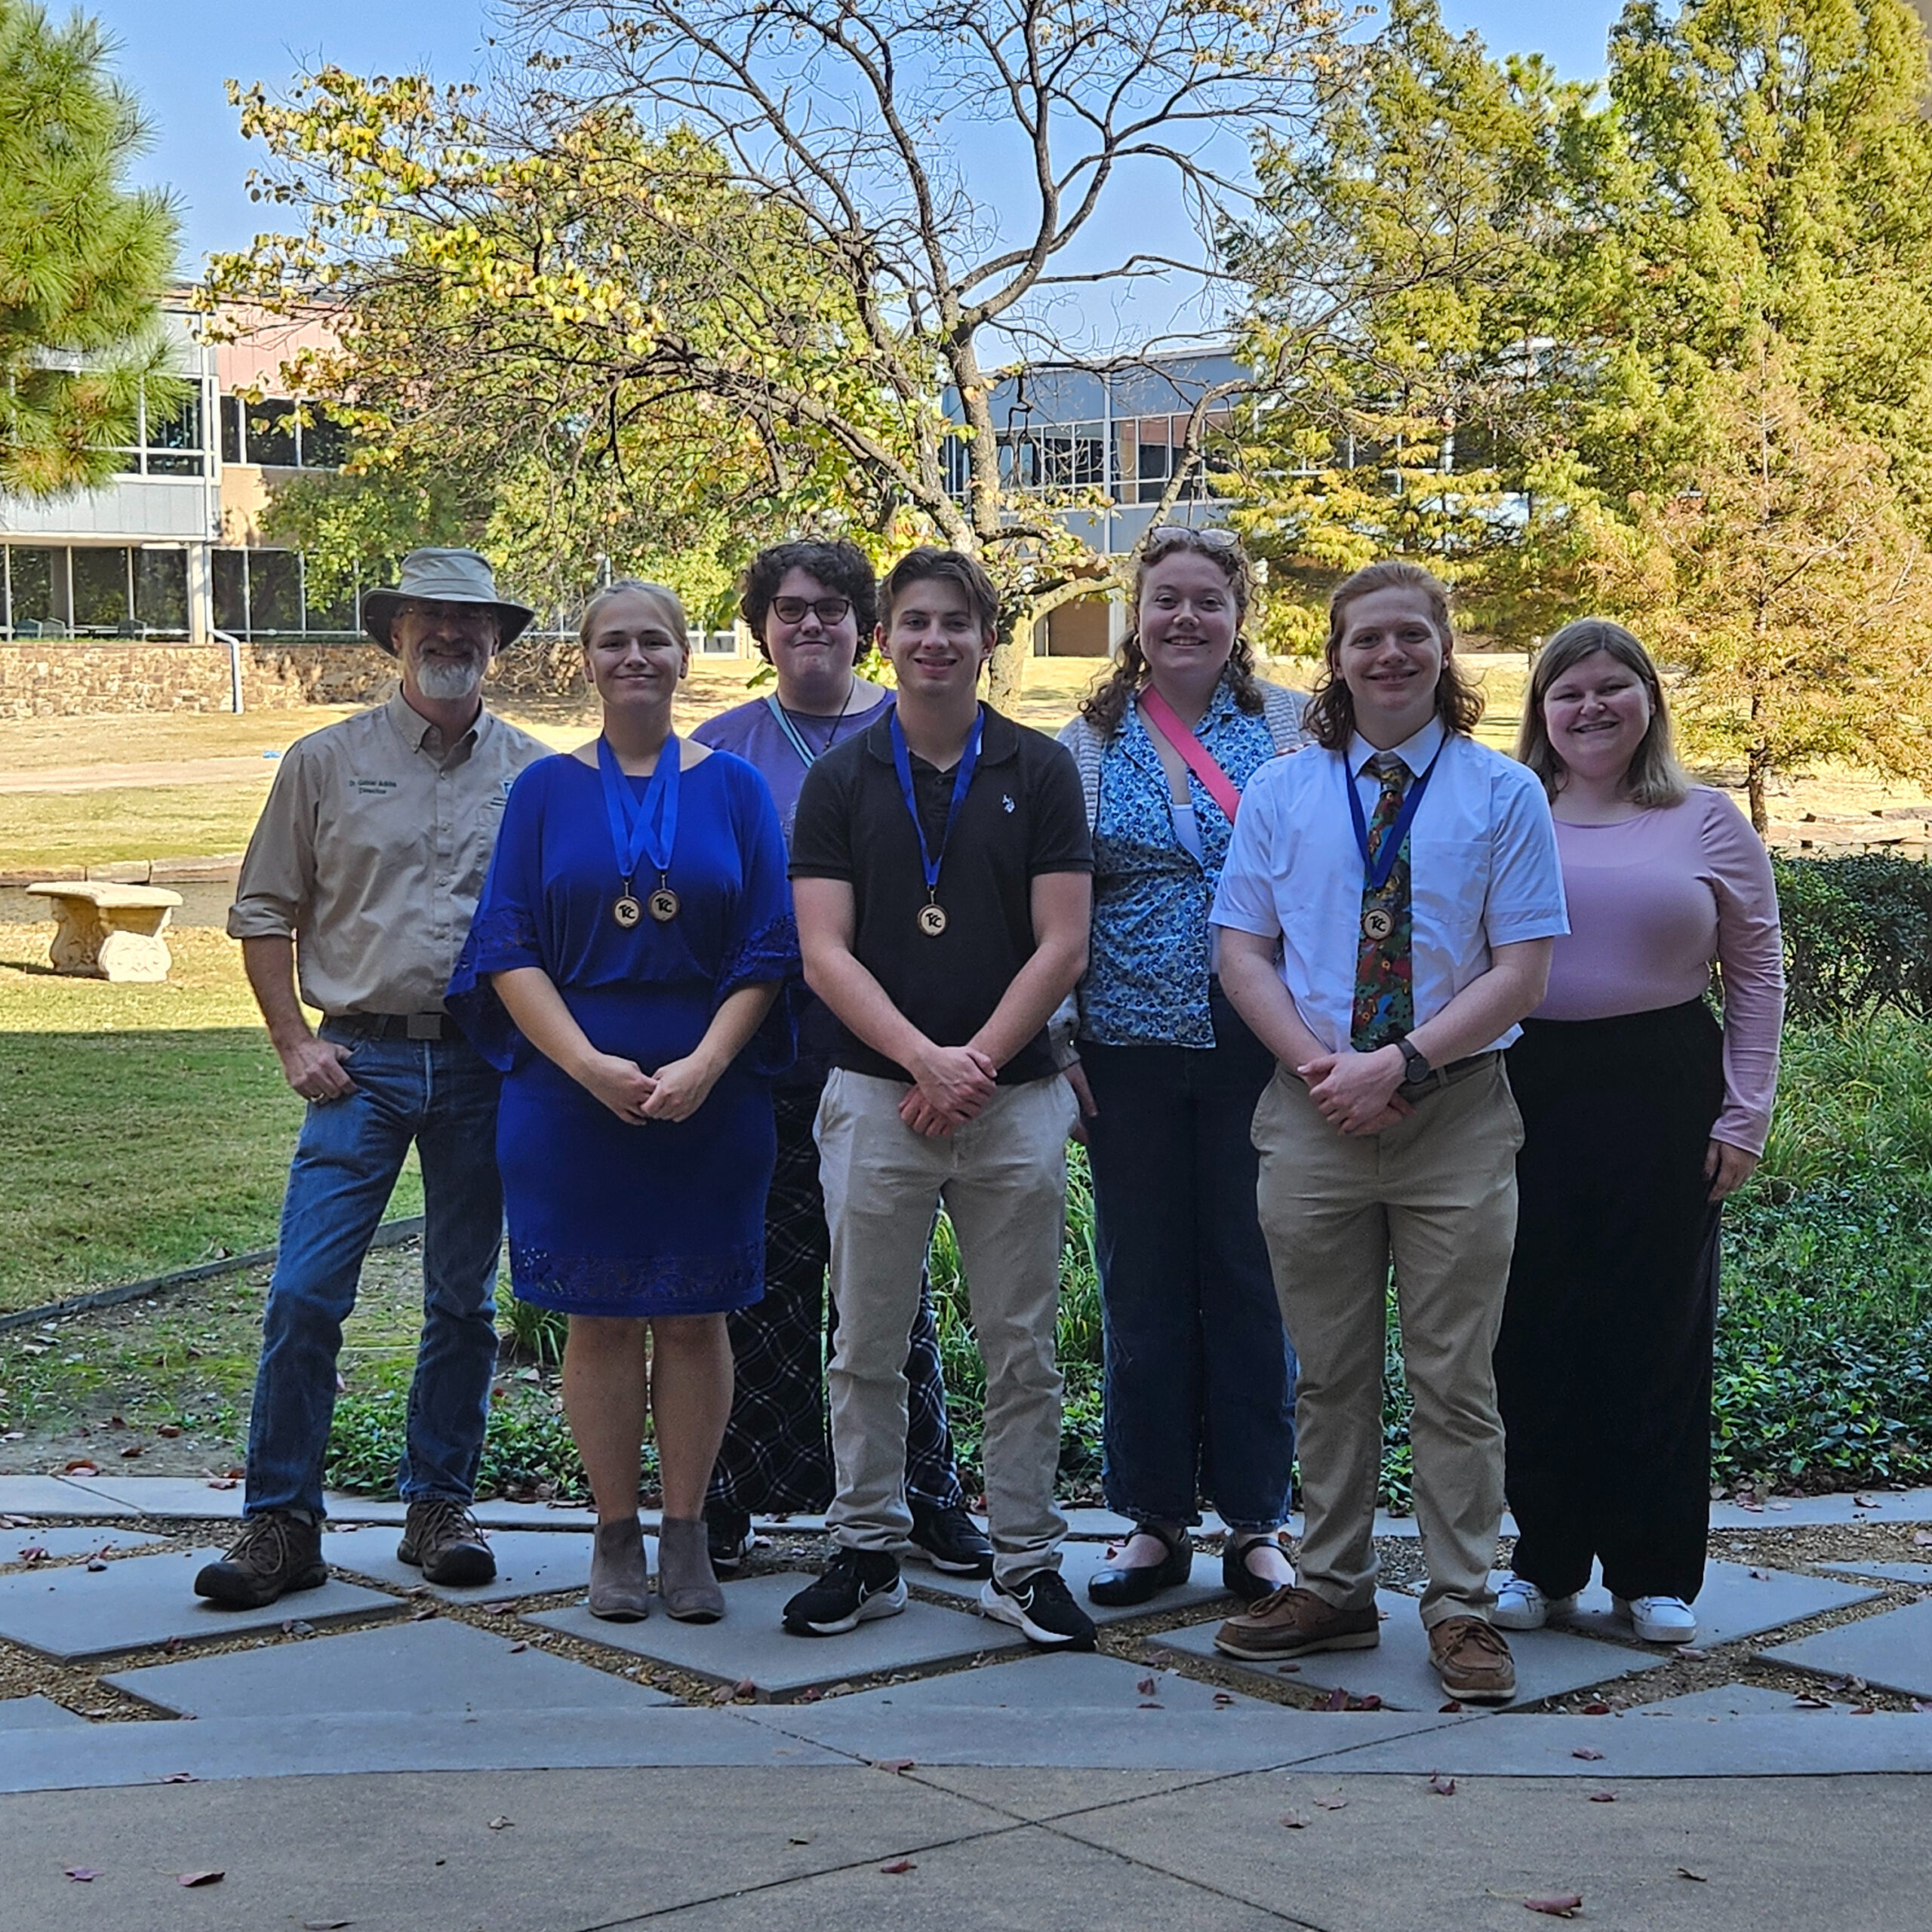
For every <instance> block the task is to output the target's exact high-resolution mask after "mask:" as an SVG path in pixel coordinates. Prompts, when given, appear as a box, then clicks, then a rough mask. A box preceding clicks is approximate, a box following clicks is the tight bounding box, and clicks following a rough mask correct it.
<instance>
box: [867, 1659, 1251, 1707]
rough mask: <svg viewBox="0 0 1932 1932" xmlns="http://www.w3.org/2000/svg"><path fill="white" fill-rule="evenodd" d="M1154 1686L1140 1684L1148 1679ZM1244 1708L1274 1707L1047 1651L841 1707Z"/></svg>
mask: <svg viewBox="0 0 1932 1932" xmlns="http://www.w3.org/2000/svg"><path fill="white" fill-rule="evenodd" d="M1149 1681H1152V1684H1153V1686H1154V1688H1153V1690H1152V1692H1151V1693H1149V1694H1144V1695H1143V1693H1142V1691H1141V1689H1140V1686H1141V1685H1142V1684H1145V1683H1147V1682H1149ZM1217 1697H1220V1698H1222V1699H1223V1700H1232V1703H1235V1705H1237V1706H1240V1707H1241V1708H1242V1709H1249V1710H1258V1709H1264V1708H1268V1707H1267V1706H1264V1705H1263V1702H1262V1700H1260V1699H1259V1698H1257V1697H1241V1696H1240V1695H1238V1694H1236V1693H1235V1692H1232V1691H1227V1690H1222V1689H1221V1687H1220V1686H1219V1685H1218V1684H1201V1683H1199V1682H1197V1681H1195V1679H1194V1678H1191V1677H1183V1676H1182V1675H1180V1673H1179V1672H1177V1671H1171V1670H1153V1669H1149V1667H1148V1666H1146V1664H1144V1663H1129V1662H1128V1660H1127V1659H1126V1658H1124V1657H1103V1656H1102V1655H1100V1654H1099V1653H1097V1652H1095V1651H1087V1652H1084V1653H1080V1654H1072V1653H1069V1652H1067V1651H1058V1652H1054V1651H1041V1652H1038V1653H1035V1654H1033V1655H1032V1656H1029V1657H1016V1658H1014V1660H1013V1661H1012V1662H1011V1663H997V1664H987V1665H985V1666H982V1667H981V1668H980V1669H977V1670H953V1671H948V1672H946V1674H945V1675H943V1676H942V1677H922V1678H919V1679H918V1680H917V1681H915V1682H914V1683H911V1684H881V1686H880V1687H878V1689H877V1690H862V1691H860V1692H858V1693H857V1694H855V1695H854V1696H852V1697H841V1698H840V1699H839V1700H838V1707H839V1709H841V1710H846V1711H849V1710H852V1709H855V1708H856V1709H870V1710H880V1711H928V1710H948V1709H971V1710H1015V1711H1035V1712H1050V1711H1065V1712H1069V1713H1073V1712H1080V1713H1083V1714H1084V1713H1085V1712H1089V1711H1094V1710H1109V1711H1131V1710H1137V1709H1139V1708H1140V1706H1141V1705H1142V1704H1143V1703H1148V1702H1152V1703H1157V1704H1158V1705H1159V1706H1161V1709H1163V1710H1169V1711H1214V1710H1218V1709H1225V1708H1226V1703H1223V1704H1219V1705H1217V1703H1215V1701H1214V1700H1215V1699H1216V1698H1217Z"/></svg>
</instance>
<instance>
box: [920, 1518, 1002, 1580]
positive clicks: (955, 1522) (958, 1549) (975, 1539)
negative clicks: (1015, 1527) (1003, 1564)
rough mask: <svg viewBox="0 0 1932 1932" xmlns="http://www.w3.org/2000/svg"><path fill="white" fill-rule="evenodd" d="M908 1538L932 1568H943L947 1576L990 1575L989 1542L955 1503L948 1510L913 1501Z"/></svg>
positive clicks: (990, 1553) (991, 1554)
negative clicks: (910, 1528)
mask: <svg viewBox="0 0 1932 1932" xmlns="http://www.w3.org/2000/svg"><path fill="white" fill-rule="evenodd" d="M910 1541H911V1543H912V1547H913V1548H914V1549H916V1550H917V1551H918V1552H919V1554H920V1555H921V1556H923V1557H924V1558H925V1559H926V1561H928V1563H930V1564H931V1565H932V1566H933V1567H934V1569H935V1570H943V1571H945V1572H946V1574H947V1575H948V1576H949V1577H990V1576H991V1575H992V1574H993V1546H992V1544H991V1543H989V1542H987V1540H986V1537H985V1535H984V1534H983V1533H982V1531H981V1530H980V1526H979V1524H977V1523H976V1522H974V1520H973V1519H972V1518H971V1516H969V1515H967V1513H966V1512H965V1511H964V1509H961V1508H960V1507H959V1506H958V1505H957V1504H955V1506H953V1507H952V1509H934V1508H933V1507H932V1506H931V1504H930V1503H914V1504H913V1505H912V1537H911V1538H910Z"/></svg>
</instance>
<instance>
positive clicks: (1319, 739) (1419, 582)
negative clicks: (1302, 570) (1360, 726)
mask: <svg viewBox="0 0 1932 1932" xmlns="http://www.w3.org/2000/svg"><path fill="white" fill-rule="evenodd" d="M1377 590H1411V591H1414V592H1415V593H1416V594H1417V595H1418V596H1419V597H1420V598H1422V600H1423V602H1424V603H1425V604H1426V605H1427V606H1428V608H1429V622H1430V623H1432V624H1433V625H1434V626H1435V634H1436V635H1437V636H1438V638H1441V641H1442V675H1441V677H1439V678H1437V679H1436V681H1435V715H1437V716H1438V718H1441V720H1442V722H1443V725H1444V728H1445V729H1447V730H1448V731H1460V733H1462V734H1463V736H1464V737H1468V736H1469V734H1470V733H1471V732H1472V731H1474V730H1475V728H1476V724H1477V721H1478V719H1479V718H1481V716H1482V693H1481V691H1478V689H1477V688H1476V687H1475V685H1472V684H1471V683H1470V682H1469V680H1468V679H1467V678H1465V677H1464V676H1463V672H1462V667H1461V666H1460V665H1459V664H1457V662H1456V656H1455V651H1454V645H1455V642H1456V627H1455V626H1454V623H1452V622H1451V620H1450V616H1449V591H1448V587H1447V586H1446V585H1445V584H1444V583H1443V582H1442V581H1441V579H1440V578H1438V577H1432V576H1431V575H1430V574H1429V572H1428V571H1426V570H1424V569H1423V567H1422V566H1421V565H1420V564H1411V563H1409V562H1407V561H1405V560H1404V558H1400V557H1389V558H1384V559H1383V561H1381V562H1380V563H1379V564H1366V565H1364V566H1363V567H1362V568H1361V569H1360V570H1358V571H1356V572H1355V574H1354V575H1353V576H1352V577H1344V578H1343V580H1342V581H1341V582H1340V583H1338V584H1337V585H1336V586H1335V588H1334V589H1333V590H1332V591H1331V592H1329V593H1328V649H1327V657H1326V660H1325V662H1324V666H1323V668H1322V672H1321V676H1320V677H1319V678H1317V679H1316V680H1315V692H1314V695H1313V696H1312V697H1310V698H1309V701H1308V709H1307V710H1306V712H1303V714H1302V727H1303V729H1304V730H1305V731H1308V732H1309V733H1310V734H1312V736H1313V737H1314V739H1315V743H1317V744H1318V745H1320V746H1321V747H1322V749H1324V751H1331V752H1340V751H1346V750H1347V749H1348V747H1349V740H1350V739H1351V738H1352V737H1354V735H1355V694H1354V693H1353V692H1352V691H1350V690H1349V687H1348V684H1347V682H1346V680H1345V679H1344V678H1343V676H1342V632H1343V629H1344V628H1345V627H1346V623H1347V621H1348V609H1349V605H1351V604H1352V603H1353V602H1355V599H1356V598H1358V597H1366V596H1367V595H1370V594H1371V592H1374V591H1377Z"/></svg>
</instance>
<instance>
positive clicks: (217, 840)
mask: <svg viewBox="0 0 1932 1932" xmlns="http://www.w3.org/2000/svg"><path fill="white" fill-rule="evenodd" d="M274 771H275V768H274V766H273V765H272V764H267V763H266V762H265V763H264V764H263V767H262V776H261V777H260V778H259V779H255V778H251V779H246V780H235V781H233V782H232V783H223V784H202V785H151V786H128V788H127V789H125V790H121V791H110V792H7V793H4V794H0V872H15V871H21V872H24V871H26V870H29V869H32V870H35V871H43V872H44V871H48V870H50V869H54V868H56V867H61V866H71V867H72V869H74V871H75V873H76V874H77V875H78V872H79V871H80V869H81V868H82V866H104V865H111V864H113V863H116V862H118V861H120V860H143V859H201V858H212V857H217V856H219V855H220V854H223V853H228V852H239V851H242V848H244V847H245V846H246V845H247V844H248V835H249V833H251V832H253V831H254V829H255V821H256V820H257V819H258V818H260V817H261V815H262V801H263V799H265V798H266V797H267V796H268V795H269V780H270V778H271V777H272V775H273V773H274Z"/></svg>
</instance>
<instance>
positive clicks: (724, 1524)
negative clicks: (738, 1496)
mask: <svg viewBox="0 0 1932 1932" xmlns="http://www.w3.org/2000/svg"><path fill="white" fill-rule="evenodd" d="M704 1538H705V1545H706V1548H707V1549H709V1551H710V1552H711V1567H712V1569H714V1570H736V1569H737V1568H738V1567H740V1564H743V1561H744V1560H745V1558H746V1555H747V1554H748V1553H749V1551H750V1549H751V1546H752V1512H750V1511H749V1509H733V1508H732V1507H731V1505H730V1504H729V1503H706V1505H705V1506H704Z"/></svg>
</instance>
